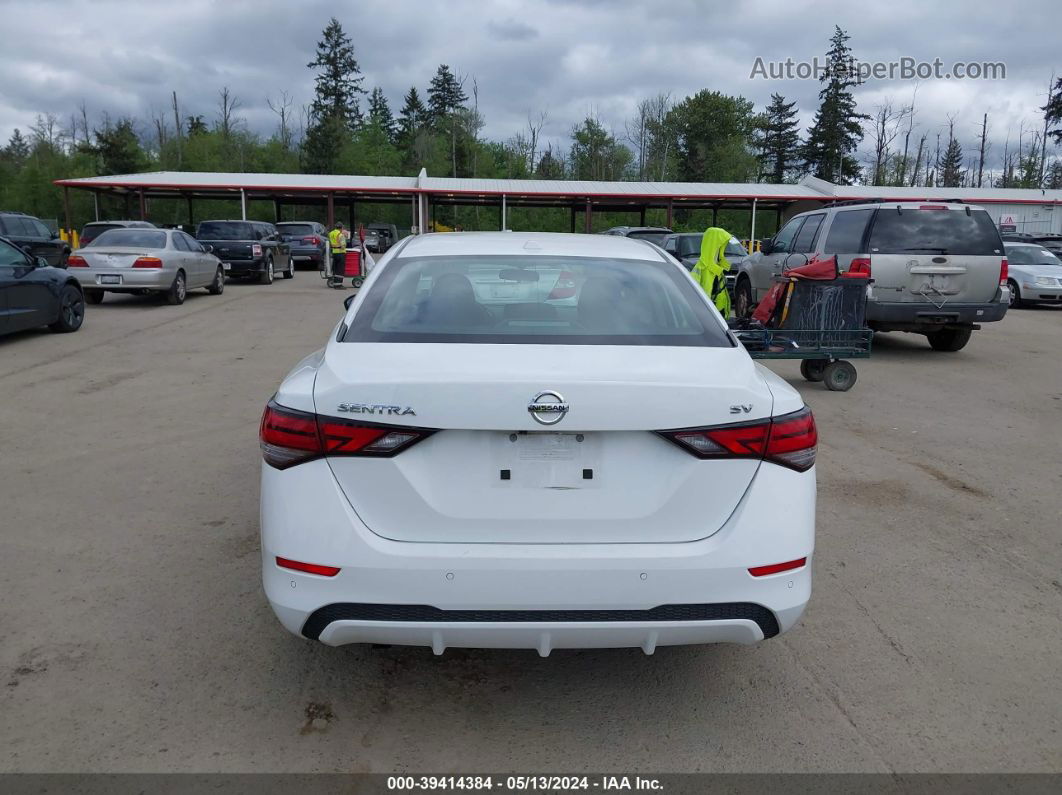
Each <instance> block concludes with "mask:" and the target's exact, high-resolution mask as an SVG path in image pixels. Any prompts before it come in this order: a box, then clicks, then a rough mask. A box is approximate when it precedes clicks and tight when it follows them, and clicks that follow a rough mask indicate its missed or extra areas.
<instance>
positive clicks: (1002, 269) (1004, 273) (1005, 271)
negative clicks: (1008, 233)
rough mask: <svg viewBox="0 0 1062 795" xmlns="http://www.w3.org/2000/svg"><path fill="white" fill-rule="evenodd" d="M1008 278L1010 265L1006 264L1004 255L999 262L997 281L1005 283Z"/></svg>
mask: <svg viewBox="0 0 1062 795" xmlns="http://www.w3.org/2000/svg"><path fill="white" fill-rule="evenodd" d="M1008 278H1010V265H1008V264H1007V258H1006V257H1004V258H1003V261H1002V262H1001V263H999V283H1000V284H1006V283H1007V279H1008Z"/></svg>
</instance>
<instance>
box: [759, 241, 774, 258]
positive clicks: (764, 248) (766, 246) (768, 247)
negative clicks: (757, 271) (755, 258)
mask: <svg viewBox="0 0 1062 795" xmlns="http://www.w3.org/2000/svg"><path fill="white" fill-rule="evenodd" d="M773 250H774V239H773V238H770V237H769V238H767V239H766V240H761V241H760V253H761V254H770V253H771V252H772V251H773Z"/></svg>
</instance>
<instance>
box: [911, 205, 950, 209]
mask: <svg viewBox="0 0 1062 795" xmlns="http://www.w3.org/2000/svg"><path fill="white" fill-rule="evenodd" d="M918 209H919V210H946V209H948V205H946V204H920V205H918Z"/></svg>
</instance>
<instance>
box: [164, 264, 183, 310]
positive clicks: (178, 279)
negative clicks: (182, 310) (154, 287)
mask: <svg viewBox="0 0 1062 795" xmlns="http://www.w3.org/2000/svg"><path fill="white" fill-rule="evenodd" d="M164 295H165V296H166V303H167V304H170V305H171V306H180V305H181V304H183V303H184V299H185V296H187V295H188V283H187V282H186V281H185V278H184V271H177V275H176V276H174V277H173V284H171V285H170V289H169V290H167V291H166V292H165V293H164Z"/></svg>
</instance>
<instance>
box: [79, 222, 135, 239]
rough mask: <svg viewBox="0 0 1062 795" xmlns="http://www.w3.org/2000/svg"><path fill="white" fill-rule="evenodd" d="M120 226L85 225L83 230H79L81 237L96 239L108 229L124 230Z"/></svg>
mask: <svg viewBox="0 0 1062 795" xmlns="http://www.w3.org/2000/svg"><path fill="white" fill-rule="evenodd" d="M124 228H125V227H124V226H122V225H121V224H86V225H85V228H84V229H82V230H81V237H82V238H85V237H96V236H97V235H102V234H103V233H104V232H106V231H107V230H108V229H124Z"/></svg>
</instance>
